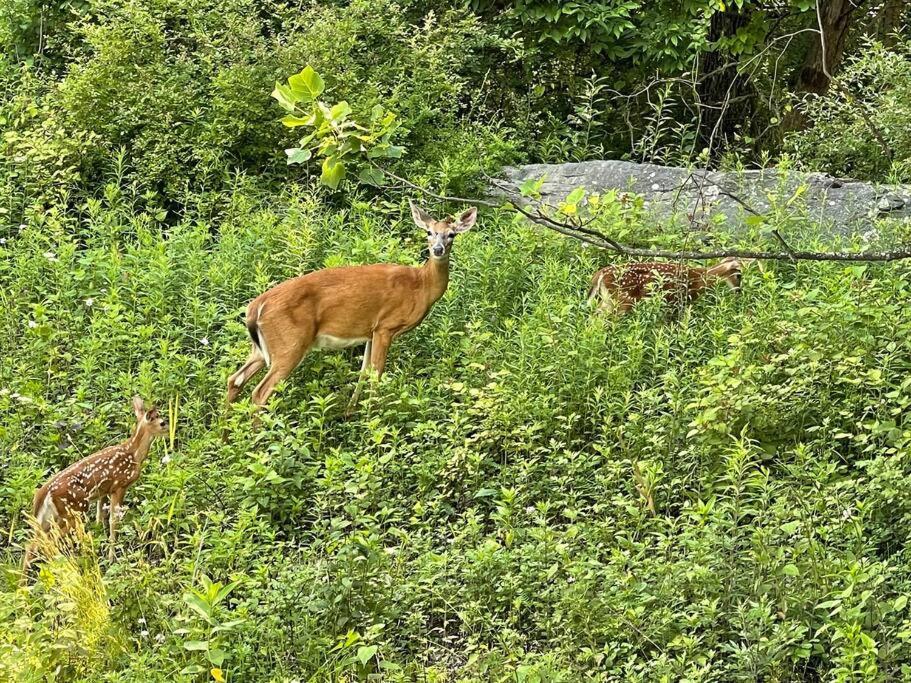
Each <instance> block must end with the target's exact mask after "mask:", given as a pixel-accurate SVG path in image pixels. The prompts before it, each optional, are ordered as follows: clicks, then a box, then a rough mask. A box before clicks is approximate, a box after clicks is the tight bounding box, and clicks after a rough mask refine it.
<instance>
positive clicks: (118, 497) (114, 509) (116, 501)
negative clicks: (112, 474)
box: [108, 488, 127, 562]
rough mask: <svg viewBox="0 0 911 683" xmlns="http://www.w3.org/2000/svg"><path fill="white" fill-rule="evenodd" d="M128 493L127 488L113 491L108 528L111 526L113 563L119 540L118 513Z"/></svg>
mask: <svg viewBox="0 0 911 683" xmlns="http://www.w3.org/2000/svg"><path fill="white" fill-rule="evenodd" d="M126 492H127V490H126V489H125V488H123V489H116V490H114V491H111V509H110V510H109V511H108V526H110V536H109V542H110V545H109V547H108V560H110V561H111V562H113V561H114V543H115V541H116V540H117V522H118V519H117V517H118V514H117V513H118V512H119V511H120V505H121V504H122V503H123V497H124V496H125V495H126Z"/></svg>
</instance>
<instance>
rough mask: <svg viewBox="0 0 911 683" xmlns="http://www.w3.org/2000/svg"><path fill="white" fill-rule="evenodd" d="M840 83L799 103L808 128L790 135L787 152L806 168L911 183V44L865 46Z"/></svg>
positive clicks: (854, 176)
mask: <svg viewBox="0 0 911 683" xmlns="http://www.w3.org/2000/svg"><path fill="white" fill-rule="evenodd" d="M836 83H837V84H838V86H837V87H836V88H833V89H831V90H830V91H829V92H828V93H827V94H826V95H824V96H821V97H819V96H808V97H807V99H806V100H805V101H804V102H802V103H801V104H800V107H799V108H800V111H801V113H802V114H803V115H804V116H806V118H807V120H808V122H809V126H808V127H807V128H806V129H804V130H802V131H799V132H797V133H795V134H793V135H791V136H789V138H788V139H787V141H786V142H787V145H786V148H787V149H788V150H789V151H790V152H791V153H792V154H793V155H794V156H795V157H796V158H798V159H799V160H801V162H802V163H803V165H804V166H805V167H806V168H810V169H817V168H821V169H825V170H826V171H827V172H829V173H832V174H833V175H842V176H848V177H853V178H864V179H870V180H877V179H887V180H889V181H891V182H899V183H909V182H911V130H909V127H908V121H909V120H911V43H908V42H905V43H899V44H897V45H895V46H893V47H891V48H888V49H887V48H886V47H884V46H883V45H882V44H878V43H869V44H867V45H865V47H864V49H863V50H861V51H859V52H858V53H857V54H856V55H853V56H852V57H851V58H850V60H849V63H848V64H847V66H846V68H845V69H844V71H843V72H842V73H841V74H839V75H838V77H837V78H836ZM877 136H879V137H880V138H881V139H882V140H881V141H880V140H878V139H877ZM882 143H885V145H886V147H887V148H888V153H887V152H886V151H884V149H883V144H882ZM890 155H891V158H890Z"/></svg>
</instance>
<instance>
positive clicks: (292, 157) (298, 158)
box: [285, 147, 313, 166]
mask: <svg viewBox="0 0 911 683" xmlns="http://www.w3.org/2000/svg"><path fill="white" fill-rule="evenodd" d="M285 154H287V155H288V165H289V166H290V165H291V164H303V163H305V162H307V161H309V160H310V157H312V156H313V152H311V151H310V150H309V149H307V148H306V147H291V148H290V149H286V150H285Z"/></svg>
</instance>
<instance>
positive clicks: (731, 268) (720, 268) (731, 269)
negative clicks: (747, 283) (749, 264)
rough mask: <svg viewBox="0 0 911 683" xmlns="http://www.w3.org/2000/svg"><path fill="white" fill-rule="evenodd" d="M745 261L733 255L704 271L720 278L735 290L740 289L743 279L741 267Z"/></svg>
mask: <svg viewBox="0 0 911 683" xmlns="http://www.w3.org/2000/svg"><path fill="white" fill-rule="evenodd" d="M745 265H746V263H745V262H743V261H741V260H740V259H738V258H737V257H735V256H731V257H728V258H726V259H724V260H723V261H721V262H720V263H717V264H715V265H714V266H712V267H711V268H709V269H708V271H706V272H707V273H708V274H709V275H710V276H711V277H712V278H714V279H716V280H721V281H723V282H724V284H726V285H727V286H728V287H730V288H731V289H733V290H734V291H735V292H739V291H740V283H741V280H742V279H743V267H744V266H745Z"/></svg>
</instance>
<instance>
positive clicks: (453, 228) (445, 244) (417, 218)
mask: <svg viewBox="0 0 911 683" xmlns="http://www.w3.org/2000/svg"><path fill="white" fill-rule="evenodd" d="M408 205H409V206H410V207H411V217H412V218H413V219H414V222H415V224H416V225H417V226H418V227H419V228H423V229H424V230H425V231H426V232H427V246H428V247H429V249H430V258H432V259H445V258H448V257H449V250H450V249H452V241H453V240H454V239H455V236H456V235H458V234H460V233H463V232H467V231H468V230H471V227H472V226H473V225H474V223H475V220H477V218H478V210H477V208H476V207H474V206H472V207H471V208H470V209H468V210H467V211H466V212H465V213H463V214H462V215H461V216H459V217H458V218H447V219H445V220H442V221H438V220H435V219H434V218H433V217H431V216H430V214H428V213H427V212H425V211H424V210H423V209H422V208H421V207H419V206H418V205H417V204H415V203H414V202H413V201H411V200H410V199H409V200H408Z"/></svg>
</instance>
